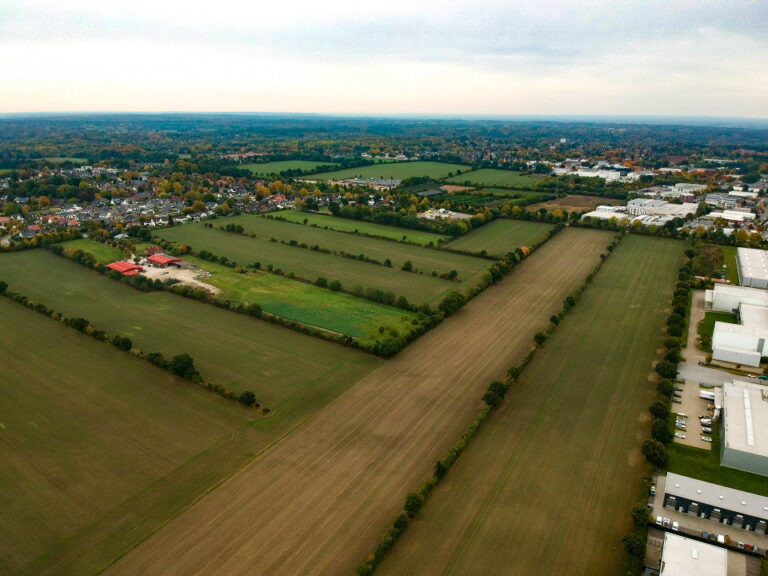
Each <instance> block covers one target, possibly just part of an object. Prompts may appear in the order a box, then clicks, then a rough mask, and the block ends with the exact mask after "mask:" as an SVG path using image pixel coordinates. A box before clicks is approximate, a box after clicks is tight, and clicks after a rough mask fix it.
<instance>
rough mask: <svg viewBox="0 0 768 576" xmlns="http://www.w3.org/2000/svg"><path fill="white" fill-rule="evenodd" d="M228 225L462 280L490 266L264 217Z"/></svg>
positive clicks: (220, 222) (226, 221) (242, 218)
mask: <svg viewBox="0 0 768 576" xmlns="http://www.w3.org/2000/svg"><path fill="white" fill-rule="evenodd" d="M226 224H233V225H235V226H242V227H243V229H244V231H245V233H246V234H249V235H255V236H256V237H257V238H259V239H266V240H269V239H271V238H276V239H277V240H281V241H284V242H290V241H292V240H293V241H295V242H298V243H299V244H306V245H307V246H309V247H312V246H319V247H320V248H321V249H326V250H331V251H332V252H334V253H337V254H342V253H346V254H348V255H351V256H353V257H354V256H358V255H360V254H362V255H363V256H365V257H367V258H372V259H374V260H376V261H378V262H379V263H385V262H386V261H387V260H389V262H390V265H391V266H392V267H394V268H402V267H403V266H404V265H405V263H406V262H410V263H411V265H412V267H413V268H414V269H416V270H419V271H423V272H424V273H425V274H432V273H433V272H436V273H437V274H438V275H444V274H447V273H449V272H450V271H451V270H455V271H456V272H457V273H458V278H459V279H460V280H463V279H465V278H471V277H472V276H474V275H476V274H477V273H478V272H482V271H483V270H485V269H486V268H487V267H488V262H487V261H485V260H482V259H479V258H475V257H473V256H465V255H463V254H452V253H450V252H444V251H440V250H434V249H431V248H425V247H422V246H414V245H413V244H405V243H395V242H391V241H390V240H381V239H379V238H369V237H367V236H355V235H352V234H347V233H344V232H337V231H335V230H325V229H324V228H315V227H312V226H309V225H304V224H294V223H292V222H281V221H280V220H276V219H274V218H267V217H263V216H254V215H244V216H234V217H232V218H226V219H221V220H217V221H216V222H215V223H214V226H223V225H226ZM189 226H197V224H190V225H189ZM516 247H517V246H516ZM513 250H514V248H513ZM329 273H330V272H329Z"/></svg>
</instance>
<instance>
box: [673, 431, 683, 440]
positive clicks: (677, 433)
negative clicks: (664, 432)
mask: <svg viewBox="0 0 768 576" xmlns="http://www.w3.org/2000/svg"><path fill="white" fill-rule="evenodd" d="M675 438H680V440H685V434H683V433H682V432H675Z"/></svg>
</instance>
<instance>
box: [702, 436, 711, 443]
mask: <svg viewBox="0 0 768 576" xmlns="http://www.w3.org/2000/svg"><path fill="white" fill-rule="evenodd" d="M701 439H702V440H703V441H704V442H712V438H710V437H709V436H702V437H701Z"/></svg>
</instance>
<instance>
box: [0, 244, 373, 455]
mask: <svg viewBox="0 0 768 576" xmlns="http://www.w3.org/2000/svg"><path fill="white" fill-rule="evenodd" d="M0 279H3V280H4V281H5V282H7V283H8V285H9V290H12V291H14V292H19V293H21V294H23V295H25V296H27V297H28V298H29V299H30V300H33V301H35V302H39V303H41V304H44V305H45V306H47V307H48V308H50V309H53V310H55V311H56V312H60V313H61V314H63V315H64V316H66V317H69V318H73V317H74V318H77V317H81V318H85V319H87V320H88V321H89V322H90V323H91V324H92V325H93V326H95V327H96V328H97V329H100V330H105V331H106V332H107V334H108V336H109V337H111V336H113V335H120V336H127V337H129V338H130V339H131V340H132V342H133V346H134V348H136V349H138V350H141V351H143V352H144V353H149V352H161V353H162V354H163V355H164V356H165V357H166V358H169V359H170V358H172V357H173V356H175V355H178V354H181V353H188V354H190V355H191V356H192V357H193V359H194V361H195V365H196V367H197V369H198V370H199V371H200V373H201V374H202V376H203V378H204V379H205V381H206V382H211V383H214V384H219V385H221V386H224V387H226V388H229V389H231V390H232V391H234V392H235V393H240V392H242V391H244V390H252V391H253V392H254V393H255V394H256V399H257V401H258V402H259V403H261V404H262V405H264V406H268V407H269V408H270V409H271V410H272V414H271V415H270V417H269V418H266V419H264V420H263V421H260V422H259V423H258V427H259V430H260V431H262V432H264V434H265V436H264V439H265V441H267V440H270V439H273V438H274V435H275V434H282V433H283V432H284V431H285V430H286V429H287V427H290V426H291V425H293V424H295V423H296V422H297V421H299V420H301V419H303V418H305V417H306V416H307V415H308V414H310V413H312V412H313V411H314V410H316V409H317V408H319V407H320V406H322V405H323V404H325V403H326V402H328V401H329V400H331V399H332V398H334V397H335V396H336V395H337V394H338V393H339V392H340V391H341V390H343V389H344V388H346V387H347V386H349V385H350V384H352V383H353V382H355V381H356V380H357V379H358V378H359V377H360V376H361V375H363V374H365V373H366V372H368V371H369V370H371V369H373V368H374V367H375V366H377V365H378V364H379V360H377V359H376V358H375V357H373V356H370V355H368V354H364V353H362V352H359V351H356V350H353V349H350V348H345V347H342V346H339V345H338V344H334V343H332V342H328V341H325V340H322V339H320V338H314V337H312V336H307V335H304V334H300V333H297V332H295V331H293V330H289V329H287V328H283V327H280V326H276V325H273V324H270V323H268V322H264V321H260V320H256V319H254V318H250V317H248V316H246V315H243V314H236V313H233V312H229V311H226V310H222V309H220V308H217V307H215V306H211V305H210V304H206V303H201V302H195V301H193V300H191V299H187V298H182V297H179V296H177V295H175V294H171V293H169V292H140V291H138V290H136V289H134V288H131V287H129V286H127V285H125V284H123V283H121V282H116V281H114V280H111V279H110V278H107V277H106V276H103V275H102V274H99V273H98V272H96V271H93V270H89V269H88V268H85V267H84V266H82V265H80V264H78V263H75V262H73V261H70V260H68V259H66V258H62V257H60V256H56V255H54V254H52V253H50V252H47V251H42V250H39V251H38V250H33V251H25V252H16V253H12V254H4V255H2V256H1V257H0Z"/></svg>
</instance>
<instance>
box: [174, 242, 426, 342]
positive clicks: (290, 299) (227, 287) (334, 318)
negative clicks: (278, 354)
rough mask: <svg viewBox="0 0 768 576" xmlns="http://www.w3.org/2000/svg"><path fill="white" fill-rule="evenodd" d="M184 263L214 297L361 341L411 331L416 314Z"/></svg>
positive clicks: (284, 280)
mask: <svg viewBox="0 0 768 576" xmlns="http://www.w3.org/2000/svg"><path fill="white" fill-rule="evenodd" d="M184 259H185V260H186V261H188V262H191V263H193V264H195V265H197V266H199V267H200V268H202V269H203V270H206V271H208V272H210V273H211V276H210V277H208V278H205V279H204V282H205V283H207V284H211V285H212V286H215V287H216V288H219V289H220V290H221V293H220V294H219V298H221V299H222V300H229V301H231V302H236V303H238V304H252V303H257V304H259V305H260V306H261V307H262V309H263V310H264V311H266V312H269V313H270V314H275V315H276V316H280V317H282V318H285V319H287V320H292V321H294V322H301V323H303V324H307V325H309V326H315V327H317V328H321V329H323V330H329V331H331V332H336V333H338V334H346V335H348V336H352V337H353V338H356V339H358V340H360V341H361V342H364V343H373V342H376V341H378V340H380V339H381V337H382V334H381V333H380V332H379V328H380V327H382V326H383V327H385V328H391V329H394V330H396V331H397V332H399V333H400V334H407V333H409V332H410V331H411V329H412V325H411V321H412V320H414V319H416V318H417V315H416V314H414V313H413V312H410V311H407V310H399V309H397V308H394V307H392V306H384V305H383V304H377V303H375V302H370V301H368V300H363V299H362V298H356V297H355V296H352V295H350V294H345V293H343V292H332V291H330V290H326V289H324V288H318V287H317V286H312V285H310V284H305V283H303V282H296V281H294V280H289V279H287V278H283V277H281V276H276V275H274V274H267V273H265V272H247V273H245V274H238V273H237V272H235V271H234V270H233V269H232V268H229V267H227V266H222V265H221V264H214V263H212V262H208V261H206V260H201V259H200V258H195V257H192V256H185V257H184Z"/></svg>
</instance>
